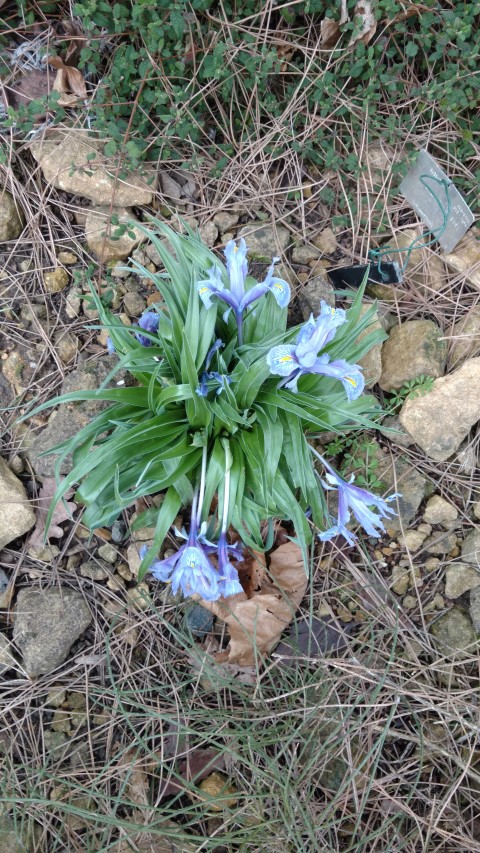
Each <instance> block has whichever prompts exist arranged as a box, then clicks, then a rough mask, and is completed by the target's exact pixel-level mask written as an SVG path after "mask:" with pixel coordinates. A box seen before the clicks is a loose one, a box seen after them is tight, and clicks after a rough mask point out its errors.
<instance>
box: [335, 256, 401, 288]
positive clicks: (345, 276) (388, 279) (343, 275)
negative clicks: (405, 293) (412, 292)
mask: <svg viewBox="0 0 480 853" xmlns="http://www.w3.org/2000/svg"><path fill="white" fill-rule="evenodd" d="M367 271H368V281H371V282H372V283H374V284H400V282H401V281H402V272H401V270H400V267H399V266H398V264H397V263H395V261H382V264H381V267H380V270H379V269H378V264H377V263H375V264H359V265H358V266H355V267H340V269H337V270H328V273H327V275H328V277H329V279H330V281H331V282H332V284H333V285H334V287H335V288H338V289H340V288H344V287H360V285H361V283H362V282H363V279H364V278H365V273H366V272H367Z"/></svg>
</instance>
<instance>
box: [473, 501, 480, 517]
mask: <svg viewBox="0 0 480 853" xmlns="http://www.w3.org/2000/svg"><path fill="white" fill-rule="evenodd" d="M473 514H474V516H475V518H478V519H480V501H477V502H476V503H474V504H473Z"/></svg>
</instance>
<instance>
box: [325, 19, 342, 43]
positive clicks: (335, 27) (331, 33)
mask: <svg viewBox="0 0 480 853" xmlns="http://www.w3.org/2000/svg"><path fill="white" fill-rule="evenodd" d="M340 36H341V32H340V24H339V23H338V21H334V20H333V18H324V19H323V21H322V22H321V24H320V42H321V44H322V47H327V48H329V47H335V45H336V43H337V41H338V40H339V38H340Z"/></svg>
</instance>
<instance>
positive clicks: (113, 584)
mask: <svg viewBox="0 0 480 853" xmlns="http://www.w3.org/2000/svg"><path fill="white" fill-rule="evenodd" d="M107 586H108V588H109V589H111V590H113V591H114V592H116V591H117V590H119V589H125V581H124V580H123V578H121V577H119V575H113V576H111V577H109V579H108V581H107Z"/></svg>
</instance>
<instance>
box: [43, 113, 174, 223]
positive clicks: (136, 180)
mask: <svg viewBox="0 0 480 853" xmlns="http://www.w3.org/2000/svg"><path fill="white" fill-rule="evenodd" d="M104 145H105V141H103V140H100V139H95V138H94V137H92V136H89V134H88V132H86V131H84V130H77V129H75V128H73V129H70V130H63V129H62V130H55V131H54V132H53V133H49V134H48V135H46V136H44V137H43V138H41V139H37V140H35V141H34V142H32V144H31V146H30V150H31V152H32V154H33V156H34V158H35V160H36V161H37V163H39V164H40V167H41V169H42V172H43V175H44V177H45V180H46V181H48V182H49V183H51V184H53V186H54V187H57V189H60V190H64V191H65V192H68V193H74V194H75V195H79V196H83V197H84V198H88V199H90V201H92V202H93V203H94V204H101V205H108V206H110V205H111V204H112V203H113V204H114V205H116V206H118V207H133V206H135V205H145V204H150V202H151V201H152V198H153V190H154V189H155V186H156V182H157V178H156V170H152V169H149V170H148V171H147V170H146V169H145V175H142V174H140V171H139V170H137V169H135V170H133V171H131V172H129V173H128V174H127V175H125V177H124V179H120V178H119V177H118V164H117V163H116V162H115V161H114V160H109V159H108V158H106V157H105V156H104V154H103V148H104ZM92 154H95V159H93V160H88V159H87V158H88V157H89V156H91V155H92Z"/></svg>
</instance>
